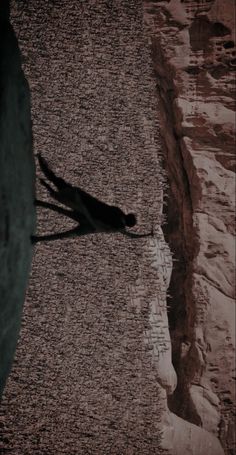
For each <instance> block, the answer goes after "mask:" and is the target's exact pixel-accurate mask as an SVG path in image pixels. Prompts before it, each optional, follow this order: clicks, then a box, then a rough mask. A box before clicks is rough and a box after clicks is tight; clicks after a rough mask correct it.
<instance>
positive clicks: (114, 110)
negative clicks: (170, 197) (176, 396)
mask: <svg viewBox="0 0 236 455" xmlns="http://www.w3.org/2000/svg"><path fill="white" fill-rule="evenodd" d="M12 21H13V24H14V27H15V30H16V33H17V35H18V39H19V44H20V47H21V50H22V53H23V56H24V68H25V72H26V75H27V78H28V81H29V84H30V88H31V93H32V118H33V129H34V151H35V154H36V153H37V152H41V153H42V154H43V156H44V157H45V158H46V159H47V160H48V162H49V163H50V165H51V166H52V168H53V169H54V170H55V172H56V173H57V174H58V175H60V176H62V177H64V178H65V179H66V180H68V181H70V182H71V183H73V184H76V185H78V186H80V187H81V188H83V189H85V190H86V191H88V192H90V193H91V194H93V195H95V196H96V197H99V198H101V199H102V200H104V201H105V202H107V203H114V204H117V205H118V206H119V207H121V208H123V209H124V210H125V211H127V212H128V211H134V212H135V213H137V216H138V226H137V232H143V231H144V232H147V231H149V230H150V229H151V227H152V225H154V226H155V228H156V231H157V230H158V226H159V225H160V218H161V216H160V212H161V201H162V187H163V185H164V183H163V176H162V173H163V171H162V170H161V167H160V156H159V155H160V139H159V136H158V123H157V99H156V94H155V81H154V75H153V72H152V63H151V57H150V50H149V47H148V42H147V38H146V37H145V35H147V32H146V31H145V28H144V24H143V12H142V2H141V1H138V0H136V1H132V0H130V1H122V0H116V1H114V2H113V1H111V2H110V1H103V0H102V1H99V2H97V1H95V0H88V1H86V2H85V1H75V0H74V1H70V2H68V1H65V0H62V1H60V2H59V1H55V2H52V1H50V2H49V1H43V0H40V1H38V2H33V0H30V1H28V2H25V1H24V2H20V3H18V4H15V2H13V12H12ZM37 173H38V175H39V174H40V171H39V169H38V168H37ZM37 191H38V196H40V198H43V199H45V200H46V199H48V196H47V195H46V192H45V191H44V190H43V189H42V188H40V185H38V187H37ZM72 224H73V223H72V222H70V221H68V220H66V219H64V218H60V217H59V216H56V215H55V214H53V213H52V212H51V213H50V212H49V211H47V210H44V209H40V210H38V223H37V232H38V233H49V232H56V231H60V230H63V229H66V228H70V227H71V226H72ZM156 247H157V241H154V240H149V239H141V240H133V239H128V238H125V237H123V236H121V235H113V234H112V235H106V236H105V235H93V236H87V237H84V238H79V239H77V240H76V239H71V240H64V241H55V242H52V243H47V244H46V243H45V244H38V245H37V246H36V247H35V251H34V261H33V266H32V273H31V279H30V284H29V289H28V293H27V298H26V303H25V308H24V315H23V322H22V329H21V336H20V340H19V343H18V349H17V354H16V358H15V362H14V367H13V370H12V374H11V376H10V379H9V381H8V385H7V387H6V390H5V395H4V399H3V404H2V415H1V422H2V423H1V425H2V426H4V428H5V433H4V434H5V436H4V438H3V441H2V443H1V444H2V446H1V445H0V447H2V449H1V453H9V454H12V455H23V454H24V455H26V454H27V455H37V454H38V455H43V454H45V455H46V454H47V455H50V454H53V455H55V454H58V455H60V454H68V455H73V454H76V455H85V454H95V455H96V454H97V455H100V454H101V455H106V454H107V455H113V454H114V455H115V454H117V455H122V454H125V455H131V454H134V455H138V454H140V455H146V454H150V455H151V454H152V455H153V454H160V453H161V450H160V449H159V443H160V418H161V414H162V405H163V403H162V400H161V398H160V390H159V387H158V384H157V380H156V373H155V368H154V366H153V363H152V361H151V357H152V356H151V353H152V349H153V346H152V344H149V343H148V335H147V334H148V333H149V332H148V331H149V328H150V327H149V311H150V308H149V307H150V302H151V301H152V300H153V299H156V298H157V296H159V299H160V302H161V303H163V302H164V301H165V292H164V291H163V287H162V284H161V283H162V282H163V279H162V277H163V274H164V273H165V269H166V267H168V266H169V265H168V263H167V264H165V263H164V259H163V258H164V256H165V255H164V253H163V256H162V263H160V265H159V268H153V267H152V261H153V255H154V256H155V254H156V252H155V248H156ZM162 247H163V251H164V250H165V246H164V245H163V246H162ZM162 338H163V333H162V331H161V329H160V332H159V337H158V336H157V340H156V342H157V343H159V346H160V345H161V343H162V344H163V349H165V348H166V346H165V340H163V339H162ZM149 341H150V340H149Z"/></svg>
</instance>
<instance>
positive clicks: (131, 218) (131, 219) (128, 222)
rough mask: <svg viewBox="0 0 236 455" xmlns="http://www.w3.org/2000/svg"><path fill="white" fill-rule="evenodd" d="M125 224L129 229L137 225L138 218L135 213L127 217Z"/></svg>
mask: <svg viewBox="0 0 236 455" xmlns="http://www.w3.org/2000/svg"><path fill="white" fill-rule="evenodd" d="M125 224H126V226H128V227H133V226H135V224H136V216H135V215H134V214H133V213H128V215H125Z"/></svg>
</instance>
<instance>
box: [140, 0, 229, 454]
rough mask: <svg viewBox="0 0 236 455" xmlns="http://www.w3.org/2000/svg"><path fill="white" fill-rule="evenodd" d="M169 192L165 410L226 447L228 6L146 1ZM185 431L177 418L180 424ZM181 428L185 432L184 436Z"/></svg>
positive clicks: (227, 409) (227, 362)
mask: <svg viewBox="0 0 236 455" xmlns="http://www.w3.org/2000/svg"><path fill="white" fill-rule="evenodd" d="M144 6H145V18H146V22H147V27H148V29H149V33H150V41H151V47H152V56H153V62H154V68H155V75H156V82H157V91H158V94H159V108H160V121H161V135H162V139H163V151H164V155H165V169H166V171H167V174H168V179H169V193H168V197H167V199H166V205H165V213H166V217H167V224H166V226H165V237H166V240H167V242H168V243H169V245H170V247H171V250H172V252H173V254H174V267H173V271H172V276H171V283H170V288H169V293H170V299H169V307H170V309H169V324H170V333H171V339H172V348H173V364H174V367H175V369H176V372H177V376H178V384H177V387H176V390H175V392H174V394H173V395H172V396H171V397H170V398H169V408H170V409H171V410H172V411H173V412H174V413H176V414H177V415H178V416H179V417H181V418H183V419H185V420H186V421H187V422H190V423H194V424H196V425H198V426H200V427H202V428H204V429H206V430H207V431H209V432H210V433H212V434H214V435H216V436H217V437H219V438H220V440H221V441H222V443H223V445H224V448H225V453H227V454H232V453H234V447H235V446H234V444H235V429H234V425H235V294H234V292H235V224H234V216H235V67H236V51H235V22H234V14H235V5H234V2H233V1H228V2H221V1H218V0H215V1H203V2H198V1H197V2H193V1H184V2H180V1H178V0H171V1H161V2H160V1H150V2H149V1H146V2H144ZM182 431H184V424H183V425H182ZM187 432H188V430H187V428H186V433H187Z"/></svg>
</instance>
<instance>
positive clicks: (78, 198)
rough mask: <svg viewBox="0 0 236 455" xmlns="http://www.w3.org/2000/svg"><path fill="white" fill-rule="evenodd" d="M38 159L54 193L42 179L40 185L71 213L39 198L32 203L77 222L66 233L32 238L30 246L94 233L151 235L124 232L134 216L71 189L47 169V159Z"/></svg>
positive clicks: (134, 220)
mask: <svg viewBox="0 0 236 455" xmlns="http://www.w3.org/2000/svg"><path fill="white" fill-rule="evenodd" d="M38 160H39V164H40V167H41V170H42V171H43V173H44V175H45V177H47V179H48V180H49V181H50V182H52V183H53V184H54V185H55V187H56V190H54V189H53V188H52V187H51V186H50V185H49V183H47V182H46V181H45V180H44V179H40V182H41V183H42V184H43V185H44V186H45V187H46V188H47V190H48V192H49V194H50V195H51V196H52V197H53V198H54V199H56V200H57V201H58V202H60V203H62V204H64V205H66V206H67V207H69V208H70V209H71V210H67V209H64V208H61V207H58V206H57V205H55V204H51V203H49V202H44V201H40V200H38V199H36V200H35V203H36V205H37V206H40V207H46V208H48V209H51V210H53V211H55V212H57V213H60V214H62V215H65V216H67V217H69V218H71V219H73V220H75V221H77V222H78V223H79V225H78V226H76V227H75V228H73V229H70V230H69V231H65V232H60V233H57V234H49V235H42V236H32V242H33V243H36V242H39V241H49V240H56V239H63V238H69V237H79V236H82V235H86V234H92V233H95V232H120V233H122V234H124V235H127V236H128V237H132V238H141V237H148V236H150V235H153V232H150V233H149V234H135V233H132V232H128V231H126V227H132V226H135V224H136V217H135V215H134V214H133V213H129V214H128V215H126V214H125V213H124V212H123V211H122V210H121V209H119V208H118V207H115V206H113V205H108V204H105V203H104V202H101V201H99V200H98V199H96V198H95V197H93V196H91V195H90V194H88V193H86V192H85V191H83V190H81V189H80V188H78V187H75V186H72V185H70V184H69V183H67V182H65V180H63V179H62V178H60V177H57V176H56V175H55V174H54V172H53V171H52V170H51V169H50V168H49V166H48V164H47V162H46V160H45V159H44V158H43V157H42V156H41V155H40V154H38Z"/></svg>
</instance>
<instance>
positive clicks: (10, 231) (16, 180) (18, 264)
mask: <svg viewBox="0 0 236 455" xmlns="http://www.w3.org/2000/svg"><path fill="white" fill-rule="evenodd" d="M7 7H8V5H7V2H6V1H3V2H1V6H0V263H1V266H0V395H1V394H2V390H3V387H4V385H5V381H6V379H7V376H8V374H9V371H10V368H11V365H12V362H13V356H14V352H15V349H16V343H17V338H18V335H19V329H20V322H21V314H22V306H23V302H24V298H25V291H26V286H27V280H28V275H29V269H30V263H31V243H30V235H31V234H32V232H33V229H34V218H35V214H34V212H35V210H34V207H33V200H34V162H33V153H32V134H31V129H32V128H31V120H30V96H29V89H28V84H27V82H26V80H25V77H24V74H23V71H22V69H21V57H20V52H19V49H18V44H17V40H16V37H15V35H14V32H13V30H12V28H11V26H10V23H9V20H8V19H9V18H8V14H7V9H8V8H7Z"/></svg>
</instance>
